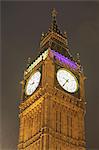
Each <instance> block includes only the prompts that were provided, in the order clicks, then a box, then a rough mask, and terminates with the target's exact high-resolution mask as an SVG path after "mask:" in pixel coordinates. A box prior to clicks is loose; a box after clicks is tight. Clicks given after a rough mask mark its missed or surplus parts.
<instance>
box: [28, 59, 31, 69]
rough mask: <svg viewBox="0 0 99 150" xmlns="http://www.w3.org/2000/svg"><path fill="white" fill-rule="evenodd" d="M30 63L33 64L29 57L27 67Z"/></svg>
mask: <svg viewBox="0 0 99 150" xmlns="http://www.w3.org/2000/svg"><path fill="white" fill-rule="evenodd" d="M30 62H31V58H30V57H28V62H27V67H28V66H29V65H30Z"/></svg>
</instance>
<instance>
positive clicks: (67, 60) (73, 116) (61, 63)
mask: <svg viewBox="0 0 99 150" xmlns="http://www.w3.org/2000/svg"><path fill="white" fill-rule="evenodd" d="M47 42H48V47H47V49H45V50H44V48H45V47H46V43H47ZM53 42H54V44H55V46H56V47H57V48H58V47H60V49H59V51H58V50H57V48H56V49H55V50H53V49H51V47H52V45H53ZM63 48H64V51H66V53H65V54H66V55H65V54H64V55H63V54H62V49H63ZM40 50H41V51H42V50H44V51H43V52H42V53H41V54H40V55H39V57H37V58H36V59H35V60H34V61H33V62H32V63H31V64H29V66H28V68H27V69H26V71H25V72H24V80H23V81H22V82H21V83H22V96H21V102H20V105H19V109H20V113H19V120H20V122H19V144H18V150H58V149H59V150H86V148H85V147H86V145H85V144H86V143H85V125H84V117H85V112H86V108H85V103H86V101H85V92H84V80H85V75H84V73H83V72H82V71H81V68H80V64H79V63H78V62H76V61H75V59H74V58H72V56H71V54H70V52H69V50H68V49H67V33H66V32H64V34H62V33H61V32H60V30H59V29H58V28H57V24H56V11H55V9H54V10H53V13H52V25H51V27H50V28H49V31H48V33H42V37H41V42H40ZM59 52H60V53H59ZM60 68H64V70H68V71H69V72H71V74H74V76H75V78H77V82H78V90H77V91H75V92H74V93H72V92H71V93H70V92H68V90H65V89H63V88H62V87H61V85H60V84H59V82H58V80H57V71H58V69H60ZM37 70H39V71H40V73H41V80H40V83H39V85H38V87H37V89H35V91H34V92H33V93H32V94H31V95H26V93H25V86H26V84H28V82H29V78H30V76H31V75H32V74H33V72H35V71H37ZM35 80H36V79H35ZM60 80H61V79H60ZM65 82H66V83H68V81H66V80H65ZM30 83H31V84H30V86H31V85H32V86H33V85H34V81H33V82H30ZM70 86H71V85H70ZM34 88H35V87H34ZM30 90H31V89H30Z"/></svg>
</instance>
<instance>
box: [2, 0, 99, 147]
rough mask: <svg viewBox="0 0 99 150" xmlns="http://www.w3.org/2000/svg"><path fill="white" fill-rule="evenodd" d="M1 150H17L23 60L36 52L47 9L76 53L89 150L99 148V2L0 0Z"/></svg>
mask: <svg viewBox="0 0 99 150" xmlns="http://www.w3.org/2000/svg"><path fill="white" fill-rule="evenodd" d="M1 4H2V5H1V25H2V26H1V29H2V33H1V39H2V41H1V42H2V67H1V69H2V102H1V104H2V105H1V108H2V117H1V121H2V124H1V125H2V126H1V129H2V150H16V149H17V143H18V127H19V122H18V121H19V120H18V105H19V102H20V93H21V85H20V81H21V80H22V79H23V71H24V69H25V68H26V65H27V58H28V57H31V58H34V57H35V55H36V54H37V53H38V51H37V48H38V47H39V42H40V36H41V32H46V31H47V30H48V27H49V25H50V23H51V15H50V14H51V10H52V8H54V7H55V8H56V10H57V11H58V16H57V22H58V25H59V27H60V29H61V30H62V31H64V30H66V31H67V35H68V42H69V48H70V50H71V53H72V54H74V55H75V54H76V53H77V52H79V53H80V57H81V63H82V65H83V66H84V72H85V75H86V76H87V80H86V82H85V87H86V100H87V113H86V119H85V121H86V140H87V147H88V150H99V2H73V1H72V2H66V1H64V2H58V1H57V2H51V1H50V2H40V1H38V2H33V1H30V2H27V1H25V2H18V1H16V2H6V1H4V2H2V3H1Z"/></svg>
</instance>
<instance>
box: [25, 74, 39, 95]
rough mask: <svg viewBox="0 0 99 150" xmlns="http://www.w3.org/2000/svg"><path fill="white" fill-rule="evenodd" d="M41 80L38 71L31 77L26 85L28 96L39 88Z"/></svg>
mask: <svg viewBox="0 0 99 150" xmlns="http://www.w3.org/2000/svg"><path fill="white" fill-rule="evenodd" d="M40 79H41V73H40V72H39V71H36V72H35V73H34V74H32V75H31V76H30V78H29V79H28V81H27V83H26V89H25V93H26V95H31V94H32V93H33V92H34V91H35V90H36V89H37V87H38V86H39V83H40Z"/></svg>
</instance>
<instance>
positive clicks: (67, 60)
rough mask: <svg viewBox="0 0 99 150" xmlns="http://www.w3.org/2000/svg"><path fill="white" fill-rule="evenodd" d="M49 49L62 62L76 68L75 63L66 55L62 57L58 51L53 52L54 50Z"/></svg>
mask: <svg viewBox="0 0 99 150" xmlns="http://www.w3.org/2000/svg"><path fill="white" fill-rule="evenodd" d="M51 51H52V53H53V54H54V56H55V57H56V59H58V60H59V61H61V62H62V63H65V64H67V65H69V66H70V67H71V68H73V69H77V65H76V63H75V62H74V61H71V60H70V59H68V58H67V57H64V56H63V55H61V54H59V53H58V52H55V51H54V50H51Z"/></svg>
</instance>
